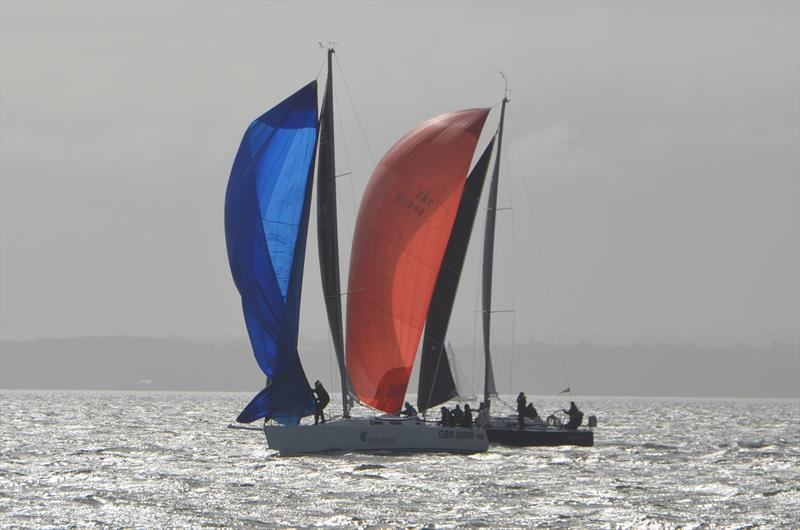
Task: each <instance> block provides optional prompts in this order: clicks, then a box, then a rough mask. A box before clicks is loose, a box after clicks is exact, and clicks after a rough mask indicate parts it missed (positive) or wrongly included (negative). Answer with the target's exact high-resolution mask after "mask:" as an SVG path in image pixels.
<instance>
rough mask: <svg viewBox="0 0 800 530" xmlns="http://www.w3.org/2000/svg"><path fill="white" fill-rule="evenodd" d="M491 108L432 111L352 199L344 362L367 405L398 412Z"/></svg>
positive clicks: (399, 142) (393, 150) (386, 156)
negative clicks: (355, 203) (354, 212)
mask: <svg viewBox="0 0 800 530" xmlns="http://www.w3.org/2000/svg"><path fill="white" fill-rule="evenodd" d="M488 112H489V109H471V110H465V111H460V112H453V113H449V114H443V115H441V116H437V117H435V118H433V119H431V120H428V121H426V122H425V123H423V124H421V125H420V126H418V127H417V128H416V129H414V130H413V131H411V132H410V133H409V134H407V135H406V136H405V137H403V138H402V139H400V140H399V141H398V142H397V143H396V144H395V145H394V146H393V147H392V148H391V149H390V150H389V151H388V152H387V153H386V155H384V157H383V159H382V160H381V161H380V162H379V163H378V166H377V168H376V169H375V171H374V172H373V174H372V177H371V179H370V181H369V184H368V186H367V189H366V191H365V192H364V196H363V198H362V200H361V205H360V207H359V212H358V218H357V221H356V228H355V234H354V236H353V249H352V256H351V261H350V276H349V284H348V292H349V293H350V295H349V297H348V301H347V354H346V355H347V370H348V373H349V375H350V379H351V383H352V386H353V390H354V392H355V394H356V395H357V397H358V398H359V399H360V400H361V401H362V402H363V403H365V404H367V405H369V406H371V407H373V408H376V409H378V410H382V411H385V412H392V413H394V412H397V411H399V410H400V408H401V405H402V403H403V398H404V397H405V392H406V388H407V386H408V379H409V376H410V375H411V367H412V365H413V362H414V357H415V356H416V350H417V346H418V345H419V339H420V335H421V334H422V328H423V324H424V321H425V316H426V314H427V312H428V306H429V304H430V300H431V295H432V293H433V288H434V284H435V281H436V278H437V276H438V274H439V269H440V266H441V263H442V258H443V256H444V251H445V247H446V246H447V242H448V239H449V238H450V232H451V230H452V227H453V222H454V220H455V216H456V211H457V210H458V205H459V202H460V200H461V194H462V192H463V190H464V184H465V177H466V175H467V171H468V170H469V163H470V160H471V159H472V156H473V154H474V151H475V146H476V144H477V141H478V137H479V136H480V132H481V129H482V128H483V124H484V122H485V120H486V116H487V114H488Z"/></svg>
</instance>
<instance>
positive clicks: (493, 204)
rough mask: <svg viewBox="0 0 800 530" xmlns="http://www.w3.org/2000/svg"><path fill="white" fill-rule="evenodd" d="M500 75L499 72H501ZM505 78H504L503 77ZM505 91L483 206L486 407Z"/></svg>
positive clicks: (490, 386) (491, 382) (491, 378)
mask: <svg viewBox="0 0 800 530" xmlns="http://www.w3.org/2000/svg"><path fill="white" fill-rule="evenodd" d="M501 74H502V72H501ZM503 77H505V76H503ZM508 101H509V100H508V88H506V93H505V95H504V96H503V104H502V106H501V107H500V124H499V125H498V127H497V156H496V157H495V159H494V168H493V169H492V181H491V184H490V185H489V203H488V205H487V207H486V231H485V233H484V238H483V297H482V298H483V308H482V309H483V352H484V356H485V369H484V378H483V401H484V403H486V406H487V407H488V406H489V397H490V396H492V395H497V389H496V388H495V384H494V370H492V354H491V344H490V343H491V340H490V336H491V325H492V265H493V260H494V224H495V214H496V213H497V181H498V177H499V176H500V154H501V153H502V150H503V120H504V119H505V116H506V103H508Z"/></svg>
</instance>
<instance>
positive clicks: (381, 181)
mask: <svg viewBox="0 0 800 530" xmlns="http://www.w3.org/2000/svg"><path fill="white" fill-rule="evenodd" d="M333 53H334V51H333V49H329V50H328V81H327V83H326V89H325V95H324V98H323V105H322V113H321V115H320V118H319V120H317V94H316V81H314V82H312V83H310V84H308V85H306V86H305V87H304V88H302V89H300V90H299V91H298V92H296V93H295V94H293V95H292V96H290V97H289V98H287V99H286V100H284V101H283V102H281V103H280V104H278V105H277V106H275V107H274V108H272V109H271V110H269V111H268V112H266V113H265V114H264V115H262V116H260V117H259V118H257V119H256V120H255V121H253V123H252V124H251V125H250V127H249V128H248V130H247V131H246V132H245V135H244V138H243V139H242V143H241V146H240V148H239V151H238V153H237V155H236V159H235V161H234V164H233V168H232V170H231V175H230V180H229V183H228V189H227V193H226V199H225V232H226V242H227V248H228V258H229V262H230V266H231V272H232V275H233V278H234V282H235V284H236V287H237V288H238V290H239V293H240V294H241V297H242V308H243V312H244V316H245V323H246V326H247V330H248V335H249V337H250V341H251V344H252V347H253V352H254V354H255V357H256V360H257V362H258V364H259V366H260V367H261V369H262V371H263V372H264V373H265V374H266V376H267V385H266V386H265V388H264V389H263V390H262V391H261V392H259V393H258V395H256V397H255V398H254V399H253V400H252V401H251V402H250V403H249V404H248V405H247V407H245V409H244V410H243V411H242V413H241V414H240V415H239V417H238V418H237V421H239V422H242V423H249V422H252V421H255V420H258V419H260V418H264V419H265V424H264V432H265V434H266V437H267V442H268V444H269V446H270V447H271V448H274V449H277V450H278V451H279V452H280V453H281V454H282V455H283V454H305V453H319V452H328V451H340V452H346V451H381V452H384V451H399V452H418V451H426V452H427V451H444V452H464V453H473V452H480V451H485V450H486V449H487V447H488V440H487V436H486V432H485V431H484V430H483V429H480V428H465V427H446V426H436V425H432V424H430V423H426V422H425V421H423V420H422V419H420V418H419V417H417V416H412V417H410V418H401V417H399V416H398V415H397V414H398V413H399V412H400V407H401V406H402V404H403V398H404V396H405V391H406V387H407V385H408V379H409V377H410V374H411V367H412V365H413V362H414V357H415V354H416V348H417V345H418V343H419V339H420V336H421V333H422V327H423V324H424V320H425V318H424V317H425V314H426V313H427V311H428V306H429V304H430V300H431V296H432V292H433V289H434V283H435V281H436V277H437V274H438V271H439V268H440V266H441V263H442V259H443V255H444V252H445V246H446V245H447V241H448V239H449V237H450V231H451V229H452V227H453V222H454V217H455V213H456V210H457V206H458V204H459V200H460V197H461V194H462V192H463V189H464V184H465V177H466V174H467V171H468V169H469V163H470V160H471V159H472V156H473V153H474V150H475V146H476V144H477V141H478V137H479V136H480V132H481V129H482V127H483V123H484V121H485V119H486V116H487V114H488V112H489V109H472V110H467V111H461V112H454V113H449V114H444V115H441V116H438V117H436V118H433V119H431V120H428V121H427V122H425V123H423V124H421V125H419V126H418V127H417V128H416V129H414V130H413V131H411V132H410V133H409V134H407V135H406V136H405V137H403V138H402V139H400V140H399V141H398V142H397V143H396V144H395V145H394V146H393V147H392V148H391V149H390V150H389V151H388V152H387V153H386V155H385V156H384V157H383V159H382V160H381V161H380V162H379V163H378V166H377V168H376V169H375V171H374V173H373V175H372V177H371V179H370V182H369V185H368V187H367V190H366V192H365V194H364V197H363V198H362V201H361V206H360V208H359V213H358V219H357V222H356V228H355V234H354V242H353V253H352V258H351V266H350V277H349V286H348V292H349V296H348V312H347V331H348V336H347V352H346V355H345V351H344V337H343V326H342V310H341V296H342V293H341V289H340V282H339V259H338V230H337V220H336V183H335V178H336V175H335V160H334V135H333V106H332V97H333V96H332V79H331V65H332V54H333ZM316 151H319V162H318V168H317V183H318V184H317V185H318V189H317V215H318V222H317V224H318V234H317V236H318V243H319V254H320V269H321V275H322V286H323V293H324V297H325V304H326V310H327V314H328V321H329V324H330V328H331V335H332V339H333V344H334V350H335V352H336V357H337V363H338V366H339V371H340V377H341V384H342V386H341V387H342V398H343V404H342V405H343V415H342V417H341V418H337V419H334V420H331V421H328V422H326V423H320V424H318V425H303V424H300V419H301V418H303V417H306V416H310V415H312V414H313V413H314V410H315V401H314V397H313V394H312V391H311V388H310V386H309V384H308V380H307V378H306V375H305V373H304V371H303V367H302V364H301V362H300V357H299V355H298V352H297V339H298V330H299V312H300V293H301V288H302V279H303V264H304V258H305V245H306V238H307V230H308V220H309V214H310V201H311V192H312V186H313V174H314V159H315V153H316ZM350 396H352V397H354V398H355V399H357V400H358V401H359V402H360V403H361V404H364V405H366V406H368V407H370V408H372V409H374V410H375V411H379V412H382V413H384V414H383V415H374V414H373V416H372V417H362V418H353V417H351V414H350V402H349V401H350V399H349V398H350Z"/></svg>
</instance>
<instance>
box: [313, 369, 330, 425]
mask: <svg viewBox="0 0 800 530" xmlns="http://www.w3.org/2000/svg"><path fill="white" fill-rule="evenodd" d="M314 394H316V399H315V401H316V404H317V408H316V410H315V411H314V425H316V424H318V423H319V422H320V421H322V423H325V413H324V412H323V411H324V410H325V407H327V406H328V403H330V402H331V397H330V396H329V395H328V392H327V391H326V390H325V387H323V386H322V383H320V382H319V380H317V381H315V382H314Z"/></svg>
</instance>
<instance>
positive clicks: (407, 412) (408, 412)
mask: <svg viewBox="0 0 800 530" xmlns="http://www.w3.org/2000/svg"><path fill="white" fill-rule="evenodd" d="M405 405H406V408H404V409H403V410H402V411H401V412H400V415H401V416H409V417H411V416H416V415H417V409H415V408H414V405H412V404H411V403H409V402H408V401H406V403H405Z"/></svg>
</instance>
